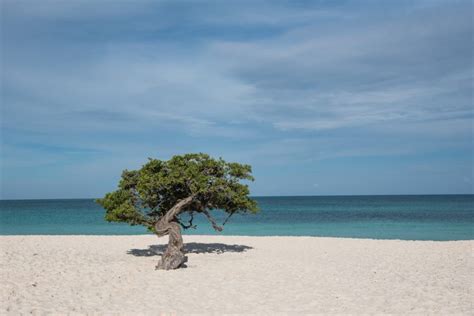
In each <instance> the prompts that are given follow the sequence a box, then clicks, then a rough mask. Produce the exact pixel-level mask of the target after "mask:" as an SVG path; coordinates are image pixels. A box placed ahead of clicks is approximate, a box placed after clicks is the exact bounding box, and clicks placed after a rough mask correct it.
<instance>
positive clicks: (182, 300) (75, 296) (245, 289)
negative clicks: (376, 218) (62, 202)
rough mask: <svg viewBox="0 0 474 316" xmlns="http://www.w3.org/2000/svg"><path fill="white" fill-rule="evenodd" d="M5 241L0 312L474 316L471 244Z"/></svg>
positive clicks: (134, 238) (123, 238)
mask: <svg viewBox="0 0 474 316" xmlns="http://www.w3.org/2000/svg"><path fill="white" fill-rule="evenodd" d="M183 239H184V243H185V247H186V250H187V252H188V253H187V256H188V263H187V268H184V269H179V270H175V271H155V270H154V266H155V265H156V263H157V261H158V259H159V253H160V252H162V251H163V250H164V248H165V245H166V243H167V241H168V239H167V238H166V237H164V238H157V237H156V236H155V235H153V234H145V235H2V236H0V245H1V257H2V258H1V265H2V267H1V274H2V280H3V283H4V286H3V287H2V289H1V302H0V314H8V313H11V314H17V313H33V314H35V313H38V314H43V313H119V314H120V313H124V314H130V313H142V314H156V313H162V312H163V313H178V314H189V313H198V314H199V313H201V314H202V313H205V314H212V313H214V314H222V313H236V314H250V313H257V314H273V313H283V314H295V313H391V314H394V313H395V314H406V313H434V314H448V313H451V314H452V313H458V314H468V313H470V312H472V294H473V284H474V282H473V281H474V277H473V275H474V258H473V255H472V254H473V249H474V241H473V240H459V241H424V240H414V241H409V240H394V239H390V240H388V239H362V238H336V237H313V236H271V237H267V236H226V235H184V236H183Z"/></svg>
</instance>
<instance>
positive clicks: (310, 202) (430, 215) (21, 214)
mask: <svg viewBox="0 0 474 316" xmlns="http://www.w3.org/2000/svg"><path fill="white" fill-rule="evenodd" d="M253 198H254V199H255V200H256V201H257V202H258V204H259V206H260V209H261V210H260V212H259V213H257V214H256V215H252V214H242V215H240V214H237V215H234V216H233V217H232V218H231V220H230V221H229V223H227V224H226V225H225V226H224V230H223V232H222V233H216V232H215V231H214V230H213V229H212V227H211V226H210V225H209V224H208V222H207V220H206V219H205V218H203V217H201V216H200V215H198V216H196V218H195V220H194V224H196V225H197V228H196V229H188V230H184V231H183V233H184V234H185V235H236V236H315V237H341V238H369V239H400V240H438V241H445V240H472V239H474V230H473V223H474V207H473V205H474V194H424V195H414V194H409V195H408V194H407V195H330V196H329V195H325V196H322V195H321V196H314V195H313V196H253ZM104 214H105V211H104V210H103V209H102V208H101V207H100V206H99V205H98V204H97V203H95V198H82V199H23V200H13V199H11V200H0V219H1V225H0V235H142V234H149V233H150V232H149V231H147V230H146V229H145V228H144V227H142V226H129V225H127V224H120V223H109V222H106V221H105V219H104ZM214 216H215V218H216V219H217V220H218V221H219V222H221V223H222V222H223V221H224V217H225V216H224V215H223V214H220V213H219V212H217V211H216V212H215V214H214ZM25 219H27V220H25ZM182 219H183V220H184V221H185V220H186V215H184V216H183V217H182Z"/></svg>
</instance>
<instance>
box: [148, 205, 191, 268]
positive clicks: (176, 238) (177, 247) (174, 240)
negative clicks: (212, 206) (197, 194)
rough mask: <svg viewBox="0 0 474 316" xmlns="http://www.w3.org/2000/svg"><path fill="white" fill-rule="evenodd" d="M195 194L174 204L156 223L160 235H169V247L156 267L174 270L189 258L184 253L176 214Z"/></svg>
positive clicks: (156, 229)
mask: <svg viewBox="0 0 474 316" xmlns="http://www.w3.org/2000/svg"><path fill="white" fill-rule="evenodd" d="M193 198H194V197H193V196H190V197H187V198H185V199H183V200H181V201H179V202H178V203H176V205H175V206H173V207H172V208H171V209H170V210H169V211H168V212H167V213H166V214H165V215H164V216H163V217H162V218H161V219H160V220H159V221H158V222H157V223H156V224H155V231H156V234H157V235H158V237H163V236H166V235H169V241H168V247H167V248H166V250H165V252H164V253H163V255H162V256H161V259H160V261H158V264H157V265H156V269H160V270H172V269H178V268H180V267H181V266H182V265H183V264H184V263H185V262H186V261H187V260H188V258H187V257H186V256H185V255H184V251H183V248H184V244H183V237H182V236H181V227H180V225H179V223H177V222H176V221H175V216H176V215H178V214H179V213H180V212H181V210H182V209H183V208H184V207H185V206H186V205H188V204H189V203H191V202H192V200H193Z"/></svg>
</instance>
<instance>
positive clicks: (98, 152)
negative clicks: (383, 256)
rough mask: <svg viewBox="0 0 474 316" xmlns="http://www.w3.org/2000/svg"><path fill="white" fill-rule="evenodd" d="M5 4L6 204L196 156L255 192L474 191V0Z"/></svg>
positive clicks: (111, 183) (98, 192)
mask: <svg viewBox="0 0 474 316" xmlns="http://www.w3.org/2000/svg"><path fill="white" fill-rule="evenodd" d="M1 5H2V17H1V29H2V30H1V31H2V42H1V75H2V77H1V103H2V109H1V111H2V115H1V117H2V121H1V125H2V129H1V140H2V146H1V180H2V181H1V190H0V191H1V197H2V198H4V199H5V198H8V199H15V198H19V199H20V198H82V197H84V198H85V197H99V196H102V195H103V194H104V193H105V192H108V191H111V190H113V189H114V188H115V186H116V184H117V181H118V179H119V176H120V173H121V171H122V170H123V169H126V168H128V169H135V168H139V167H140V166H141V165H142V164H143V163H145V162H146V159H147V157H156V158H161V159H168V158H169V157H171V156H172V155H174V154H181V153H187V152H207V153H209V154H211V155H214V156H222V157H223V158H224V159H226V160H230V161H238V162H244V163H249V164H251V165H252V166H253V170H254V174H255V177H256V181H255V182H254V183H252V184H251V189H252V194H254V195H332V194H336V195H337V194H439V193H473V154H474V149H473V148H474V146H473V102H472V101H473V98H472V97H473V96H472V87H473V85H472V84H473V81H472V80H473V78H472V73H473V59H472V55H473V47H472V36H473V21H472V14H473V8H472V2H471V1H435V0H433V1H403V0H402V1H215V2H208V1H120V0H119V1H105V0H103V1H89V0H81V1H78V0H73V1H59V0H55V1H51V0H43V1H41V2H38V1H24V0H19V1H10V0H3V1H2V2H1Z"/></svg>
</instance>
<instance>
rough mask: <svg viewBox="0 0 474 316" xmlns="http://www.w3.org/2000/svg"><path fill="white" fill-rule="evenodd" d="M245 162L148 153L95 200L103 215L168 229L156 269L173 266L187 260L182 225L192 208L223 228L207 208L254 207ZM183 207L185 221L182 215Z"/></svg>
mask: <svg viewBox="0 0 474 316" xmlns="http://www.w3.org/2000/svg"><path fill="white" fill-rule="evenodd" d="M251 173H252V168H251V166H249V165H245V164H239V163H235V162H226V161H224V160H223V159H221V158H219V159H214V158H212V157H210V156H209V155H207V154H203V153H199V154H185V155H178V156H174V157H172V158H171V159H170V160H167V161H164V160H158V159H149V161H148V163H146V164H145V165H144V166H143V167H142V168H141V169H139V170H125V171H123V173H122V178H121V180H120V182H119V185H118V189H117V190H116V191H114V192H110V193H107V194H106V195H105V197H104V198H102V199H98V200H97V202H98V203H99V204H100V205H102V207H104V209H105V210H106V214H105V219H106V220H107V221H110V222H125V223H129V224H130V225H143V226H146V227H147V228H148V229H149V230H150V231H152V232H154V233H155V234H156V235H158V237H162V236H166V235H169V242H168V247H167V249H166V250H165V252H164V253H163V255H162V257H161V259H160V261H159V262H158V265H157V266H156V268H157V269H165V270H169V269H177V268H179V267H181V266H182V265H183V263H185V262H186V261H187V257H186V256H185V254H184V247H183V238H182V235H181V228H183V229H188V228H191V227H195V226H194V225H193V219H194V215H195V214H198V213H200V214H203V215H204V216H205V217H206V218H207V219H208V220H209V221H210V223H211V225H212V227H213V228H214V229H215V230H217V231H221V230H222V226H220V225H219V224H217V222H216V221H215V219H214V218H213V217H212V216H211V212H210V211H211V210H220V211H223V212H226V213H227V218H226V220H225V221H224V224H225V222H226V221H227V219H229V218H230V216H232V215H233V214H235V213H245V212H250V213H255V212H257V211H258V208H257V204H256V202H255V201H254V200H252V199H251V198H250V197H249V188H248V186H247V185H246V184H245V183H241V182H242V180H244V181H245V180H250V181H253V180H254V178H253V177H252V175H251ZM185 213H187V215H188V216H186V217H187V220H186V222H184V221H183V220H182V218H181V217H182V215H184V214H185Z"/></svg>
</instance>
